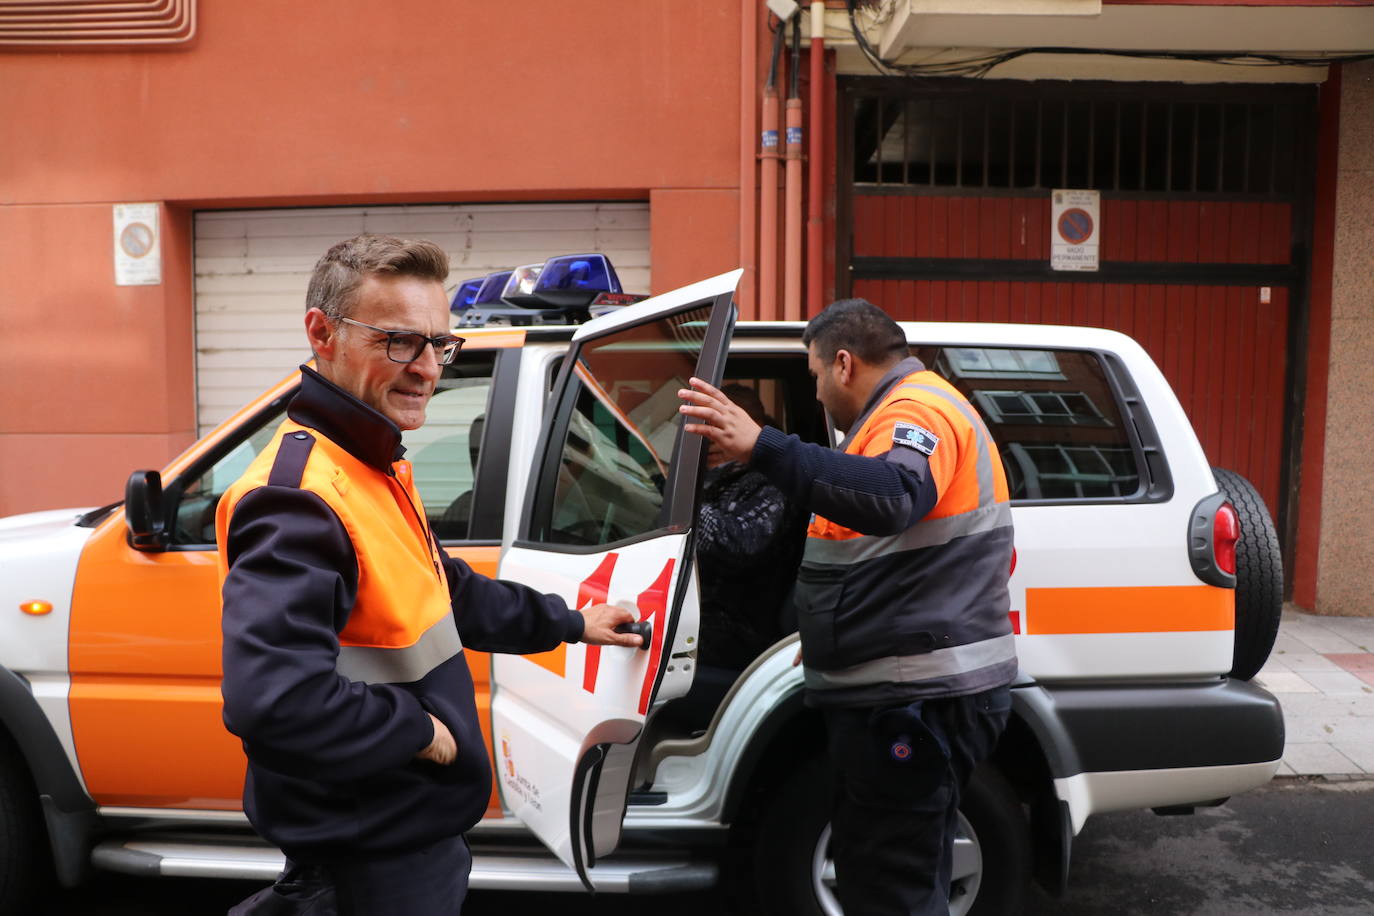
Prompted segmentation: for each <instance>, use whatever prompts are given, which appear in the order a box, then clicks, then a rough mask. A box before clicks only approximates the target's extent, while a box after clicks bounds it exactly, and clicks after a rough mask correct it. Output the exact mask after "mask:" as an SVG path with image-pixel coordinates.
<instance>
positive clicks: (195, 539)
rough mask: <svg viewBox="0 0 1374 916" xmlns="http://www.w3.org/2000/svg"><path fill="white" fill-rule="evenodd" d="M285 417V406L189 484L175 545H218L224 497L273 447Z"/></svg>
mask: <svg viewBox="0 0 1374 916" xmlns="http://www.w3.org/2000/svg"><path fill="white" fill-rule="evenodd" d="M285 414H286V406H285V405H283V406H282V408H281V409H280V410H278V411H275V412H273V413H271V414H268V415H267V416H266V417H263V418H260V425H259V426H257V427H256V429H255V431H253V432H252V433H251V434H250V435H248V436H247V437H246V438H245V439H243V440H242V441H241V442H239V444H238V445H236V446H234V447H233V448H231V449H230V450H229V452H228V454H226V455H225V456H224V457H223V458H220V459H219V460H218V461H216V462H215V463H214V464H213V465H211V466H210V469H209V470H207V471H205V472H204V473H203V474H200V475H199V476H197V477H196V478H194V479H193V480H192V481H191V482H190V483H188V484H187V485H186V487H185V488H184V489H183V490H182V493H181V500H180V501H179V502H178V503H177V506H176V511H175V512H174V513H173V516H172V517H173V525H172V536H171V543H172V544H173V545H197V546H200V545H205V544H210V545H213V544H215V542H216V538H215V510H216V509H217V508H218V507H219V500H220V497H221V496H223V495H224V491H226V490H228V489H229V487H231V486H232V485H233V484H234V481H236V480H238V479H239V478H240V477H242V476H243V472H244V471H246V470H248V465H250V464H252V463H253V459H254V458H256V457H258V453H259V452H261V451H262V450H263V449H265V448H267V446H268V445H269V444H271V442H272V437H273V435H275V434H276V432H277V426H278V424H280V423H281V421H282V418H283V417H284V416H285Z"/></svg>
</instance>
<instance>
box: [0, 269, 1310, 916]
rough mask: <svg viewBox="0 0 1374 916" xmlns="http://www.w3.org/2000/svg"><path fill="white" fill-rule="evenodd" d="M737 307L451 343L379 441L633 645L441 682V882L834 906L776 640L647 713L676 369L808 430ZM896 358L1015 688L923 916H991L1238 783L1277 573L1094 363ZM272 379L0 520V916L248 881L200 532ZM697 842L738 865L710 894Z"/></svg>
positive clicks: (1059, 344) (1203, 463) (1193, 451)
mask: <svg viewBox="0 0 1374 916" xmlns="http://www.w3.org/2000/svg"><path fill="white" fill-rule="evenodd" d="M737 280H738V273H737V272H736V273H731V274H726V275H723V276H720V277H716V278H713V279H710V280H706V281H703V282H701V283H698V284H695V285H693V286H690V287H687V288H684V289H681V290H678V291H675V292H673V293H669V294H666V295H663V296H658V297H655V298H653V299H649V300H648V301H645V302H641V303H639V304H636V305H630V306H627V307H624V308H621V309H619V310H616V311H614V312H612V313H610V314H606V315H603V316H602V317H599V318H596V319H594V320H592V321H590V322H588V323H586V324H582V325H580V326H577V327H571V326H562V327H549V326H535V327H529V328H512V327H507V328H464V330H463V333H464V335H465V336H466V337H467V344H466V346H465V347H464V348H463V350H462V352H461V353H460V354H459V356H458V359H457V361H456V362H455V364H454V365H453V366H452V367H450V368H449V369H448V370H447V371H446V373H445V375H444V378H443V380H442V382H441V384H440V390H439V391H438V393H437V394H436V396H435V398H434V400H433V403H432V405H431V407H430V409H429V416H430V420H429V422H428V424H427V425H426V426H424V427H423V428H422V429H419V430H415V431H412V432H409V433H407V434H406V445H407V448H408V455H409V457H410V458H411V459H412V460H413V463H414V469H415V474H416V478H417V483H418V485H419V488H420V491H421V493H422V494H423V497H424V502H425V509H426V512H427V514H428V515H429V518H430V521H431V523H432V525H433V526H434V528H435V530H436V532H437V534H438V536H439V538H440V539H441V541H442V543H443V544H444V545H445V547H446V549H448V550H449V551H450V552H451V553H453V554H455V555H458V556H461V557H463V558H464V559H465V560H467V561H468V562H469V563H471V564H472V566H473V567H474V568H476V569H478V570H480V571H483V572H486V573H489V574H499V575H501V576H503V577H506V578H511V579H517V580H520V581H523V582H526V583H528V584H530V585H533V586H535V587H537V588H540V589H542V590H545V591H549V592H557V593H559V594H561V595H562V596H563V597H564V598H565V599H567V600H568V601H569V603H570V604H573V605H585V604H586V603H587V602H589V601H592V600H609V601H612V602H615V601H630V602H633V603H634V604H635V606H636V607H638V608H639V612H640V615H641V617H642V618H643V619H644V621H645V623H646V624H648V632H649V634H650V636H649V640H648V646H647V651H631V650H612V649H605V650H602V649H598V648H595V647H587V646H584V645H580V644H579V645H569V646H563V647H561V648H559V649H558V650H556V651H554V652H550V653H546V654H544V655H539V656H530V657H518V656H490V657H489V656H485V655H481V654H479V653H475V652H470V653H469V659H468V662H469V665H470V666H471V668H472V670H473V674H474V678H475V680H476V683H477V691H478V694H477V704H478V709H479V711H480V713H481V714H482V716H483V719H484V725H485V727H486V736H487V739H488V742H489V751H490V753H491V756H492V761H493V772H494V773H495V774H496V776H495V779H494V780H493V784H492V791H491V800H490V804H489V806H488V809H487V816H486V818H485V819H484V820H483V822H482V823H481V824H480V825H479V826H478V827H477V828H476V829H474V830H473V831H472V833H471V835H470V840H471V843H472V847H473V851H474V856H475V859H474V866H473V874H472V886H474V887H477V888H511V889H521V888H529V889H538V890H555V889H564V890H569V891H580V890H582V889H583V888H584V887H589V886H594V887H595V888H596V889H597V890H600V891H603V892H623V893H635V894H640V893H642V894H653V893H663V892H669V891H675V890H681V889H687V888H699V887H705V886H709V885H711V884H713V883H716V882H719V881H726V880H729V881H739V882H740V883H741V884H742V885H745V886H747V888H746V889H748V890H750V892H751V893H756V894H757V895H758V897H759V898H760V899H759V902H760V903H761V904H762V905H763V906H764V907H765V908H767V909H768V910H770V911H773V912H781V913H839V912H840V910H839V907H838V904H837V903H836V901H835V898H834V896H833V894H832V892H831V887H832V883H833V867H831V866H830V864H829V860H828V857H827V855H826V844H827V838H828V826H827V823H828V813H827V811H826V806H825V804H824V802H823V799H824V798H825V797H826V793H825V791H823V789H822V785H823V781H824V780H825V778H826V774H825V772H824V764H823V760H822V758H823V749H824V744H823V741H822V739H821V737H820V734H821V727H820V724H819V722H818V720H817V718H816V716H815V713H814V712H813V711H811V710H808V709H807V708H806V707H805V706H804V704H803V703H802V681H801V671H800V669H799V668H796V667H793V665H792V659H793V655H794V653H795V646H794V645H793V643H794V642H795V640H796V636H795V634H788V633H784V632H782V630H781V629H780V630H779V632H778V634H777V636H778V639H777V642H776V643H775V644H774V645H772V647H771V648H769V649H767V650H766V651H764V652H763V653H762V654H761V655H759V656H758V658H757V659H755V660H754V662H753V663H752V664H751V665H749V666H748V667H747V668H746V669H745V670H744V671H742V672H740V673H739V674H738V676H737V677H736V679H735V680H734V683H733V686H731V687H730V688H729V690H728V692H725V693H724V695H723V696H722V697H721V698H720V700H719V702H718V704H717V706H716V708H715V711H714V714H713V715H712V716H710V718H709V720H708V721H707V720H703V721H697V722H688V723H686V724H683V723H682V722H681V717H669V716H661V715H659V713H660V712H661V711H662V710H663V709H664V707H665V706H667V705H668V704H670V703H671V702H672V701H673V700H674V699H675V698H679V697H681V696H683V695H684V694H685V693H686V692H687V690H688V688H689V687H690V686H691V684H692V680H693V677H694V675H695V668H696V658H697V638H698V626H697V620H698V604H699V599H698V595H699V589H698V575H699V573H698V569H697V566H696V564H695V563H694V562H693V521H694V517H695V512H696V507H697V501H698V498H699V486H700V479H701V473H702V461H703V447H702V445H701V442H700V440H698V439H696V438H695V437H690V438H684V437H683V434H682V433H681V432H680V423H679V419H678V416H679V415H678V413H677V406H678V401H677V398H676V396H675V394H674V392H675V391H676V390H677V389H678V388H679V387H680V386H681V385H682V384H683V381H684V379H685V378H686V377H687V376H689V375H692V374H695V375H698V376H701V377H704V378H708V379H712V380H715V381H717V382H719V381H721V380H724V381H728V382H740V383H743V384H747V385H749V386H750V387H752V388H754V389H755V390H756V391H758V392H759V394H760V396H761V398H762V399H763V400H764V403H765V406H766V407H767V408H768V411H769V413H770V414H771V415H772V416H773V417H774V418H776V421H777V423H778V424H779V425H781V426H782V427H784V428H785V429H786V430H787V431H789V432H794V433H796V434H798V435H800V436H801V437H802V438H804V439H809V440H813V441H828V440H829V437H831V436H833V434H834V431H833V430H832V429H830V428H829V427H828V425H827V421H826V418H825V416H824V415H823V413H822V412H821V411H820V409H819V406H818V405H817V404H816V401H815V399H814V388H813V383H812V381H811V379H810V377H809V375H808V373H807V368H806V359H805V350H804V348H803V346H802V344H801V332H802V326H801V325H800V324H797V323H740V324H736V323H735V321H734V316H735V308H734V304H733V294H734V288H735V284H736V282H737ZM904 327H905V330H906V331H907V334H908V338H909V340H910V342H911V345H912V348H913V352H914V353H915V354H916V355H918V356H919V357H920V358H921V359H922V360H924V361H925V363H926V364H927V365H928V366H930V367H932V368H934V369H936V370H937V371H939V372H941V373H942V374H943V375H944V376H945V377H947V378H948V379H949V380H950V381H951V382H953V383H954V384H955V385H957V386H958V387H959V388H960V389H961V390H962V391H964V392H965V393H966V394H967V396H968V397H969V400H970V401H971V402H972V403H973V404H974V405H976V406H977V407H978V409H979V410H980V411H981V412H982V415H983V418H984V419H985V420H986V422H987V424H988V426H989V428H990V429H991V431H992V433H993V436H994V438H995V439H996V440H997V442H998V443H999V447H1000V449H1001V451H1002V457H1003V460H1004V462H1005V465H1006V468H1007V472H1008V477H1009V481H1010V483H1011V486H1012V495H1013V508H1012V513H1013V516H1014V521H1015V532H1016V535H1015V537H1016V557H1017V562H1016V567H1015V570H1014V573H1013V575H1012V579H1011V595H1012V607H1013V609H1014V610H1013V611H1012V622H1013V625H1014V628H1015V631H1016V633H1017V654H1018V657H1019V658H1020V663H1021V672H1020V675H1019V678H1018V679H1017V681H1016V684H1015V687H1014V690H1013V697H1014V713H1013V716H1012V721H1011V724H1010V726H1009V727H1008V729H1007V732H1006V735H1005V736H1004V738H1003V739H1002V742H1001V744H1000V746H999V748H998V749H997V752H996V754H995V755H994V757H993V759H992V760H991V761H990V762H989V763H988V764H987V765H985V766H984V767H983V768H982V769H981V770H980V771H979V772H978V773H977V775H976V776H975V779H974V782H973V785H972V786H971V788H970V790H969V792H968V794H967V799H966V802H965V805H964V808H963V821H962V834H961V837H960V840H959V843H958V851H957V857H956V862H955V867H954V875H955V893H954V898H953V902H952V904H951V910H952V911H953V912H958V913H980V912H988V913H1013V912H1017V911H1018V909H1019V906H1020V900H1021V897H1022V895H1023V893H1024V892H1025V890H1026V887H1027V884H1028V882H1029V881H1030V880H1031V879H1032V878H1034V879H1035V880H1038V881H1039V882H1040V883H1042V884H1043V885H1045V886H1046V887H1048V888H1049V889H1050V890H1051V891H1057V890H1059V889H1061V888H1062V887H1063V886H1064V882H1065V881H1066V879H1067V874H1068V868H1069V853H1070V849H1071V844H1072V839H1073V837H1074V835H1075V834H1076V833H1077V832H1078V831H1079V829H1080V828H1081V827H1082V826H1083V823H1084V821H1085V820H1086V819H1087V818H1088V817H1090V816H1091V815H1093V814H1095V813H1098V812H1103V811H1113V810H1120V809H1130V808H1142V807H1148V808H1154V809H1156V810H1159V811H1161V812H1181V811H1187V810H1190V809H1191V808H1193V807H1195V806H1200V805H1208V804H1217V803H1219V802H1221V801H1222V800H1224V799H1226V798H1227V797H1228V796H1231V795H1233V794H1235V793H1237V792H1243V791H1245V790H1247V789H1251V788H1254V787H1256V786H1259V785H1261V784H1263V783H1265V782H1266V781H1267V780H1269V779H1270V777H1271V776H1272V775H1273V774H1274V772H1275V770H1276V769H1277V767H1278V765H1279V759H1280V756H1281V754H1282V750H1283V722H1282V717H1281V715H1280V710H1279V707H1278V704H1277V702H1276V701H1275V700H1274V698H1273V697H1272V696H1270V695H1269V694H1268V693H1266V692H1265V691H1263V690H1261V689H1260V688H1258V687H1256V686H1254V685H1252V684H1250V683H1249V682H1248V680H1247V679H1248V678H1249V677H1250V676H1251V675H1253V674H1254V673H1255V671H1256V670H1258V668H1259V666H1260V665H1261V664H1262V663H1263V661H1264V658H1265V657H1266V656H1267V654H1268V651H1269V648H1270V645H1271V644H1272V641H1273V637H1274V629H1275V627H1276V626H1277V610H1278V605H1277V602H1278V600H1279V593H1280V591H1281V584H1280V583H1279V581H1278V579H1277V577H1278V575H1279V573H1278V564H1277V546H1276V542H1275V541H1274V537H1273V528H1272V525H1271V524H1270V523H1269V518H1268V514H1267V512H1266V510H1265V509H1264V507H1263V505H1262V504H1261V503H1260V502H1259V500H1258V497H1257V496H1256V495H1255V494H1254V491H1253V489H1252V488H1250V487H1249V485H1248V484H1246V483H1245V482H1244V481H1243V480H1241V479H1240V478H1238V477H1237V476H1236V475H1234V474H1231V473H1229V472H1218V473H1217V474H1215V475H1214V473H1213V469H1212V468H1210V467H1209V466H1208V463H1207V459H1206V457H1205V455H1204V454H1203V451H1202V448H1201V447H1200V446H1199V444H1198V440H1197V437H1196V436H1195V435H1194V433H1193V430H1192V428H1191V427H1190V425H1189V422H1188V419H1187V417H1186V416H1185V415H1184V412H1183V410H1182V408H1181V407H1180V406H1179V403H1178V400H1177V399H1176V398H1175V397H1174V394H1173V392H1172V391H1171V390H1170V388H1169V386H1168V384H1167V383H1166V382H1165V380H1164V377H1163V376H1162V375H1161V373H1160V371H1159V370H1158V369H1157V368H1156V366H1155V365H1154V363H1153V362H1151V360H1150V359H1149V357H1148V356H1147V355H1146V354H1145V352H1144V351H1143V350H1142V349H1141V348H1140V347H1139V346H1138V345H1137V344H1136V343H1135V342H1133V341H1132V340H1130V339H1129V338H1127V337H1124V336H1122V335H1120V334H1117V333H1114V332H1110V331H1102V330H1094V329H1088V328H1074V327H1052V326H1029V325H1005V324H908V325H905V326H904ZM297 384H298V376H297V374H295V373H292V375H291V376H290V377H289V378H287V379H286V380H284V381H283V382H281V383H280V384H279V385H277V386H276V387H274V388H273V389H272V390H270V391H268V392H266V393H264V394H263V395H262V396H261V397H260V398H258V399H257V400H256V401H254V402H253V403H251V404H249V405H247V406H245V407H244V408H243V409H242V410H240V411H239V412H238V413H237V414H235V415H234V416H233V417H232V418H230V419H229V420H228V421H226V422H225V423H224V424H222V425H221V426H220V427H219V428H218V429H216V430H214V431H213V432H212V433H210V434H209V435H207V436H206V437H205V438H203V439H202V440H201V441H199V442H197V443H196V444H195V445H194V446H192V447H191V448H190V449H189V450H188V451H187V452H186V453H185V454H183V455H182V456H181V457H179V458H177V459H176V460H175V461H173V462H172V463H171V464H169V465H168V466H167V467H166V468H164V469H162V471H161V472H160V474H158V473H155V472H149V471H139V472H136V473H134V474H133V476H132V477H131V479H130V482H129V486H128V490H127V494H126V501H125V502H123V503H116V504H113V505H110V506H106V507H104V508H100V509H80V510H56V511H51V512H41V513H34V514H30V515H23V516H17V517H13V518H8V519H4V520H0V573H2V575H0V913H3V914H14V913H21V912H25V909H24V903H23V901H24V900H25V899H26V895H28V894H30V893H32V891H33V890H34V879H35V878H36V876H39V875H42V874H43V873H44V868H43V867H42V866H43V862H44V860H48V859H50V860H51V862H52V864H53V865H54V866H55V870H56V875H57V877H58V879H59V880H61V881H62V882H64V883H74V882H78V881H80V880H81V879H82V877H83V876H84V875H85V874H87V873H88V871H89V870H90V869H91V868H104V869H113V870H116V871H125V872H135V873H142V874H161V875H203V876H206V877H234V878H245V877H257V878H261V879H262V880H263V881H264V882H266V881H268V880H270V879H271V878H273V877H274V876H275V875H276V873H277V871H278V869H279V868H280V867H281V862H282V857H281V854H280V853H279V852H278V851H277V850H275V849H273V848H271V847H269V846H267V845H266V844H265V843H263V842H262V841H260V840H258V839H257V837H256V836H255V835H254V834H253V833H252V831H251V829H250V828H249V826H248V824H247V821H246V820H245V818H244V816H243V813H242V810H241V807H240V793H241V791H242V787H243V775H244V758H243V754H242V751H241V748H240V746H239V742H238V741H237V740H236V739H235V738H233V737H232V736H230V735H229V734H228V733H227V732H226V731H225V730H224V727H223V725H222V724H221V720H220V693H219V679H220V625H219V599H218V593H217V586H216V576H215V543H214V540H215V529H214V515H215V506H216V503H217V500H218V498H219V496H220V494H222V493H223V492H224V490H225V489H226V488H227V487H228V486H229V484H230V483H232V482H233V481H234V480H235V479H236V478H237V477H238V475H239V474H240V473H241V472H242V471H243V469H244V468H246V467H247V465H248V463H249V461H250V460H251V459H252V458H253V456H254V455H255V454H256V453H257V451H258V450H259V449H261V448H262V447H263V446H264V445H265V444H266V443H267V442H268V441H269V439H270V436H271V431H272V429H273V427H274V426H275V425H276V424H277V422H278V421H279V420H280V419H281V417H282V416H283V411H284V410H285V407H286V404H287V402H288V401H289V400H290V398H291V396H292V394H293V392H294V391H295V390H296V387H297ZM1238 515H1239V517H1238ZM1237 523H1238V525H1239V527H1237ZM1238 534H1239V538H1240V540H1239V545H1238V544H1237V540H1236V538H1237V535H1238ZM1237 565H1239V566H1240V569H1239V575H1240V580H1241V582H1240V591H1239V592H1238V591H1237V589H1236V581H1237V578H1236V577H1237V568H1236V567H1237ZM1238 601H1239V602H1240V605H1241V610H1240V612H1239V613H1238V611H1237V604H1238ZM670 718H671V719H672V720H673V723H674V724H672V725H669V724H667V722H668V720H669V719H670ZM726 849H730V850H734V851H738V850H740V849H746V850H748V849H752V850H753V854H752V857H751V858H750V859H749V864H747V865H746V866H745V867H744V868H743V869H740V871H741V872H742V873H741V874H736V869H735V868H734V867H733V866H731V867H722V864H721V863H722V861H723V860H726V859H728V860H729V861H734V860H735V859H736V858H737V857H735V856H732V857H722V856H721V855H720V853H722V852H723V851H724V850H726Z"/></svg>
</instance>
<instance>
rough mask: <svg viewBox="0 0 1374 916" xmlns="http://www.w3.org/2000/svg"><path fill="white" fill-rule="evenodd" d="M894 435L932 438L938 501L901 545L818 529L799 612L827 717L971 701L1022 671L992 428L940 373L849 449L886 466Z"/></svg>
mask: <svg viewBox="0 0 1374 916" xmlns="http://www.w3.org/2000/svg"><path fill="white" fill-rule="evenodd" d="M899 424H906V425H907V428H908V429H909V428H910V427H915V428H916V429H918V430H920V431H921V434H922V435H926V434H929V435H933V436H934V437H935V440H936V442H937V444H936V445H935V446H934V447H933V449H932V451H931V453H930V454H929V455H928V457H927V460H928V463H929V466H930V473H931V475H932V477H933V479H934V482H935V484H936V487H937V490H938V493H939V497H938V499H937V500H936V503H935V506H934V507H933V508H932V509H931V510H930V512H929V513H927V515H926V516H925V517H924V518H922V519H920V520H919V521H917V522H916V523H915V524H913V525H912V526H911V527H910V528H908V529H907V530H905V531H903V532H901V533H899V534H895V535H865V534H861V533H860V532H857V531H854V530H852V529H849V528H846V527H844V526H842V525H839V524H837V523H835V522H832V521H830V520H829V519H826V518H822V517H819V516H817V517H815V518H813V519H812V522H811V525H810V528H809V529H808V531H807V541H806V549H805V553H804V555H803V560H802V566H801V569H800V571H799V573H798V586H797V593H796V604H797V608H798V613H799V624H800V628H801V633H802V642H803V646H804V653H805V657H806V685H807V687H808V688H810V689H811V691H812V698H813V700H814V701H815V702H818V703H821V704H822V705H824V704H827V703H835V704H838V705H858V704H862V703H867V702H870V701H881V700H885V699H902V698H911V699H916V698H919V697H923V696H947V695H960V694H967V693H974V692H978V691H980V690H985V689H990V688H992V687H997V686H1001V685H1002V684H1006V683H1008V682H1010V680H1011V679H1012V677H1013V676H1014V675H1015V671H1016V655H1015V645H1014V637H1013V636H1012V632H1011V624H1010V621H1009V620H1008V617H1007V611H1008V608H1009V594H1008V591H1007V579H1008V577H1009V574H1010V564H1011V509H1010V503H1009V493H1008V489H1007V480H1006V474H1005V472H1004V471H1003V468H1002V462H1001V459H1000V457H999V456H998V453H997V449H996V447H995V446H994V444H993V442H992V438H991V436H990V435H989V434H988V431H987V428H986V427H985V426H984V424H983V422H982V420H981V419H980V418H979V416H978V414H977V412H976V411H975V410H974V408H973V406H972V405H971V404H969V402H968V401H967V400H966V399H965V398H964V396H963V395H962V394H960V393H959V391H958V390H957V389H956V388H954V386H952V385H950V384H949V382H947V381H945V380H944V379H943V378H941V377H940V376H938V375H936V374H935V373H933V372H928V371H924V370H923V371H919V372H914V373H912V374H910V375H908V376H906V377H905V378H903V379H900V380H899V381H898V382H897V383H896V384H895V385H893V387H892V389H891V390H890V391H889V392H888V393H887V395H886V396H885V397H883V398H882V400H881V401H879V403H878V404H877V406H876V407H874V408H873V410H872V411H871V412H870V413H869V415H868V416H867V418H866V419H864V420H863V422H862V423H861V424H860V426H859V428H858V429H857V430H855V431H853V433H852V434H851V435H850V437H849V438H848V440H847V441H846V443H845V446H844V451H845V453H846V454H850V455H866V456H869V457H877V456H881V455H883V454H885V453H887V452H888V451H890V450H891V449H892V448H894V447H897V448H902V447H906V446H903V445H894V436H898V435H900V434H901V433H902V427H901V426H899Z"/></svg>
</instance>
